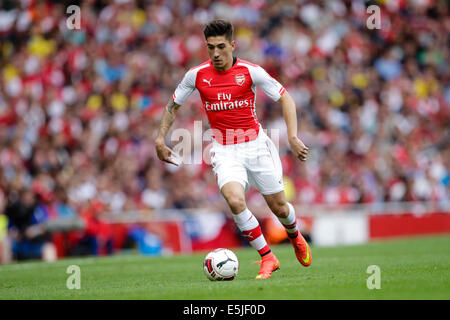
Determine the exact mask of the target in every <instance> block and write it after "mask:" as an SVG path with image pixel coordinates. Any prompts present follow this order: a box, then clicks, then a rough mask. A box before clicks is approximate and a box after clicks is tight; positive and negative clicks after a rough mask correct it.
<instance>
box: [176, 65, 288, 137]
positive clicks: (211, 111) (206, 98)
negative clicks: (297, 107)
mask: <svg viewBox="0 0 450 320" xmlns="http://www.w3.org/2000/svg"><path fill="white" fill-rule="evenodd" d="M256 86H257V87H259V88H261V89H262V90H263V91H264V92H265V93H266V94H267V95H268V96H269V97H270V98H271V99H273V100H274V101H278V100H279V99H280V97H281V95H282V94H283V93H284V91H285V88H284V87H283V86H282V85H281V84H280V83H279V82H278V81H277V80H275V79H274V78H272V77H271V76H270V75H269V74H268V73H267V72H266V71H265V70H264V69H263V68H261V67H260V66H258V65H255V64H252V63H250V62H247V61H245V60H241V59H237V60H236V62H235V63H234V65H233V66H232V67H231V68H230V69H228V70H227V71H217V70H216V69H215V68H214V67H213V65H212V63H211V60H208V61H206V62H204V63H202V64H200V65H199V66H197V67H194V68H191V69H190V70H189V71H188V72H187V73H186V74H185V76H184V78H183V80H182V81H181V83H180V84H179V85H178V87H177V88H176V90H175V93H174V94H173V96H172V98H173V101H174V102H175V103H176V104H178V105H182V104H183V103H184V102H185V101H186V99H187V98H188V96H189V95H190V94H191V93H192V92H193V91H194V90H195V89H197V90H198V91H199V93H200V97H201V99H202V103H203V108H204V109H205V111H206V114H207V116H208V120H209V124H210V127H211V129H212V131H213V137H214V139H215V140H216V141H217V142H219V143H221V144H224V145H225V144H237V143H242V142H247V141H252V140H255V139H256V137H257V136H258V133H259V128H260V125H259V121H258V118H257V117H256V112H255V107H256V103H255V101H256Z"/></svg>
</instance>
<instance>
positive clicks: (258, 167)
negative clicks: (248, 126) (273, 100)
mask: <svg viewBox="0 0 450 320" xmlns="http://www.w3.org/2000/svg"><path fill="white" fill-rule="evenodd" d="M210 156H211V165H212V168H213V172H214V174H215V176H216V180H217V184H218V185H219V189H222V187H223V186H224V185H225V184H226V183H228V182H231V181H235V182H239V183H240V184H241V185H242V186H243V187H244V189H245V192H247V191H248V190H249V186H250V185H252V186H253V187H255V188H256V189H258V190H259V192H260V193H261V194H263V195H268V194H274V193H278V192H280V191H283V190H284V183H283V168H282V166H281V160H280V156H279V154H278V150H277V148H276V147H275V144H274V143H273V142H272V140H271V139H270V138H269V137H268V136H267V135H266V133H265V132H264V131H263V130H262V128H260V130H259V134H258V137H257V138H256V139H255V140H253V141H249V142H244V143H238V144H231V145H222V144H220V143H218V142H217V141H215V140H214V139H213V145H212V148H211V150H210Z"/></svg>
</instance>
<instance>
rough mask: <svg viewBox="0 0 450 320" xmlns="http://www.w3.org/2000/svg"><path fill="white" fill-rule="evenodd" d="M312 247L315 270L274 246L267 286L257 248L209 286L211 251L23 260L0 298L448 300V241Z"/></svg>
mask: <svg viewBox="0 0 450 320" xmlns="http://www.w3.org/2000/svg"><path fill="white" fill-rule="evenodd" d="M311 249H312V256H313V261H312V265H311V266H310V267H308V268H305V267H303V266H301V265H300V264H299V263H298V262H297V260H296V258H295V256H294V253H293V249H292V248H291V246H290V245H284V244H283V245H278V246H272V251H273V252H274V253H275V254H276V255H277V257H278V259H279V260H280V263H281V268H280V270H279V271H277V272H275V273H274V274H273V275H272V278H271V279H267V280H254V277H255V275H256V274H257V273H258V270H259V265H256V264H254V263H253V261H255V260H257V258H258V255H257V253H256V252H255V251H254V250H253V249H251V248H243V249H235V250H234V252H235V253H236V254H237V256H238V258H239V261H240V270H239V274H238V276H237V277H236V279H235V280H234V281H227V282H210V281H209V280H207V278H206V277H205V275H204V274H203V269H202V264H203V258H204V256H205V255H206V252H202V253H199V254H193V255H176V256H172V257H144V256H140V255H137V254H120V255H114V256H110V257H89V258H76V259H62V260H59V261H57V262H54V263H45V262H38V261H35V262H23V263H17V264H12V265H6V266H0V299H152V300H157V299H164V300H184V299H187V300H202V299H208V300H210V299H211V300H228V299H232V300H235V299H252V300H253V299H255V300H258V299H265V300H277V299H282V300H289V299H295V300H300V299H301V300H303V299H326V300H328V299H352V300H353V299H358V300H359V299H450V236H449V235H443V236H434V237H420V238H410V239H397V240H391V241H382V242H373V243H370V244H366V245H358V246H341V247H333V248H319V247H314V246H312V248H311ZM70 265H78V266H79V267H80V270H81V288H80V289H79V290H76V289H74V290H69V289H68V288H67V286H66V281H67V278H68V277H69V276H70V274H67V273H66V270H67V267H68V266H70ZM370 265H377V266H379V268H380V270H381V274H380V276H381V288H380V289H372V290H369V289H368V288H367V284H366V283H367V279H368V277H370V276H371V274H368V273H367V268H368V266H370Z"/></svg>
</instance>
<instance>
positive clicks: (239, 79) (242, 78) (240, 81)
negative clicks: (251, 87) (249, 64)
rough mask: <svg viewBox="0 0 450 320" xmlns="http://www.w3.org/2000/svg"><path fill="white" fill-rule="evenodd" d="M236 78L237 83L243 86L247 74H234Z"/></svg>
mask: <svg viewBox="0 0 450 320" xmlns="http://www.w3.org/2000/svg"><path fill="white" fill-rule="evenodd" d="M234 80H235V81H236V83H237V84H238V85H240V86H242V85H243V84H244V82H245V75H244V74H242V73H240V74H237V75H235V76H234Z"/></svg>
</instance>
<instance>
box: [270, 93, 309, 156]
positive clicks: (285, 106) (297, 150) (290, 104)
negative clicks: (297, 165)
mask: <svg viewBox="0 0 450 320" xmlns="http://www.w3.org/2000/svg"><path fill="white" fill-rule="evenodd" d="M278 101H279V102H280V103H281V108H282V110H283V117H284V121H286V127H287V133H288V140H289V144H290V146H291V150H292V152H293V153H294V155H295V156H296V157H297V158H299V159H300V160H301V161H305V160H306V158H307V156H308V151H309V149H308V147H307V146H305V144H304V143H303V142H302V141H301V140H300V139H299V138H298V137H297V111H296V108H295V102H294V100H293V99H292V97H291V96H290V95H289V93H288V92H287V91H284V93H283V94H282V95H281V98H280V99H279V100H278Z"/></svg>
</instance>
